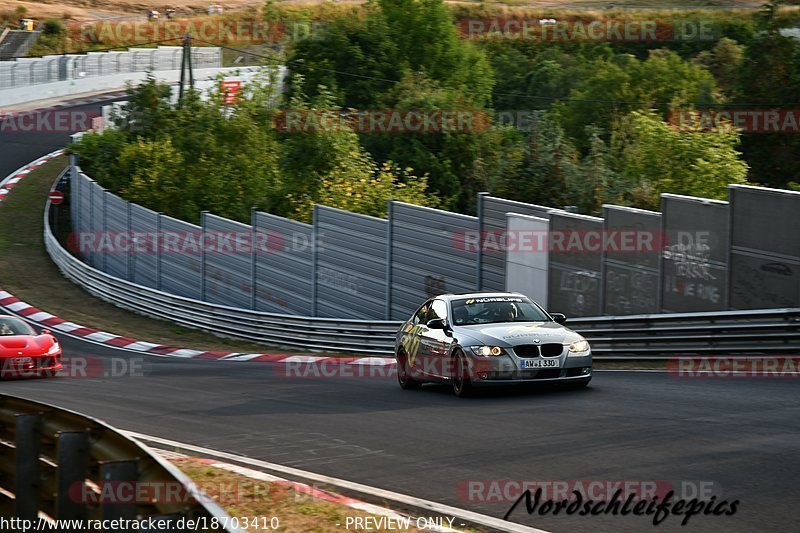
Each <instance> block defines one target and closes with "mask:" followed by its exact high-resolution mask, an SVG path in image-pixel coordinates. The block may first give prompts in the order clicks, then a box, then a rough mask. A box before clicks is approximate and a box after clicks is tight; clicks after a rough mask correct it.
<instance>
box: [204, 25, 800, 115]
mask: <svg viewBox="0 0 800 533" xmlns="http://www.w3.org/2000/svg"><path fill="white" fill-rule="evenodd" d="M195 40H196V41H198V42H201V43H203V44H207V45H211V46H217V47H219V48H224V49H226V50H232V51H235V52H239V53H243V54H249V55H252V56H255V57H259V58H263V59H266V60H268V61H272V62H274V63H276V64H280V65H284V64H286V65H292V64H294V65H298V66H301V67H303V68H306V69H308V70H317V71H321V72H328V73H331V74H338V75H340V76H348V77H353V78H360V79H366V80H372V81H378V82H383V83H392V84H399V83H401V82H400V81H399V80H393V79H390V78H381V77H378V76H369V75H366V74H359V73H357V72H346V71H342V70H337V69H332V68H326V67H319V66H311V65H308V64H306V63H304V62H302V61H296V60H295V61H290V60H288V59H283V58H277V57H273V56H268V55H264V54H259V53H257V52H251V51H249V50H243V49H241V48H236V47H233V46H227V45H223V44H216V43H212V42H209V41H204V40H202V39H195ZM462 92H463V93H465V94H476V95H481V96H505V97H513V98H523V99H530V100H538V101H545V102H573V103H587V104H599V105H608V106H617V105H644V106H650V107H658V106H669V105H671V103H670V102H648V101H637V100H608V99H598V98H569V97H559V96H537V95H532V94H523V93H507V92H501V91H475V90H466V89H465V90H463V91H462ZM707 105H709V106H711V105H714V106H715V107H720V106H721V105H722V104H716V105H715V104H707ZM724 105H725V106H728V107H742V106H749V107H770V108H771V107H785V106H789V105H793V106H796V105H798V104H797V103H783V104H774V103H726V104H724Z"/></svg>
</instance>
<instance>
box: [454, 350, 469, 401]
mask: <svg viewBox="0 0 800 533" xmlns="http://www.w3.org/2000/svg"><path fill="white" fill-rule="evenodd" d="M450 382H451V383H452V385H453V393H454V394H455V395H456V396H458V397H459V398H466V397H469V396H472V395H473V393H474V387H473V386H472V379H470V377H469V365H468V364H467V356H466V355H464V352H462V351H461V350H457V351H456V352H455V353H454V354H453V374H452V378H451V379H450Z"/></svg>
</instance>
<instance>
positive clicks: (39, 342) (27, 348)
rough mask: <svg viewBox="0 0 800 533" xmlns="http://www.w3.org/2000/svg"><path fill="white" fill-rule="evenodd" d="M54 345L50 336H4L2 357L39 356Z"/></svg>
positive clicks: (0, 345)
mask: <svg viewBox="0 0 800 533" xmlns="http://www.w3.org/2000/svg"><path fill="white" fill-rule="evenodd" d="M52 345H53V338H52V337H50V336H49V335H38V336H33V335H8V336H5V335H3V336H0V356H9V355H11V356H17V355H39V354H41V353H42V352H46V351H47V350H49V349H50V347H51V346H52ZM20 352H22V353H21V354H20Z"/></svg>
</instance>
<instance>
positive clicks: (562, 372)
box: [467, 352, 592, 386]
mask: <svg viewBox="0 0 800 533" xmlns="http://www.w3.org/2000/svg"><path fill="white" fill-rule="evenodd" d="M467 359H468V364H469V367H470V368H469V374H470V380H471V381H472V384H473V385H474V386H491V385H502V384H514V383H539V382H581V381H588V380H590V379H591V378H592V355H591V352H589V354H587V355H582V356H569V355H566V354H562V355H560V356H558V357H553V358H538V359H540V360H544V359H549V360H557V361H558V363H559V366H558V367H557V368H539V369H533V368H522V358H519V357H516V356H515V355H511V354H509V355H505V356H501V357H496V358H489V357H480V356H475V355H470V356H469V357H468V358H467Z"/></svg>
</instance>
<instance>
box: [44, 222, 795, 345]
mask: <svg viewBox="0 0 800 533" xmlns="http://www.w3.org/2000/svg"><path fill="white" fill-rule="evenodd" d="M44 239H45V244H46V247H47V251H48V253H49V254H50V257H51V258H52V259H53V261H54V262H55V263H56V265H58V267H59V268H60V269H61V271H62V272H63V273H64V275H65V276H66V277H67V278H69V279H70V280H72V281H73V282H74V283H76V284H78V285H80V286H81V287H83V288H84V289H85V290H86V291H88V292H89V293H91V294H94V295H95V296H98V297H99V298H101V299H103V300H105V301H108V302H111V303H113V304H115V305H118V306H120V307H123V308H126V309H130V310H132V311H136V312H138V313H141V314H144V315H148V316H152V317H155V318H161V319H165V320H169V321H172V322H175V323H177V324H179V325H182V326H185V327H188V328H193V329H201V330H205V331H209V332H212V333H214V334H217V335H220V336H224V337H231V338H239V339H246V340H251V341H257V342H263V343H269V344H274V345H277V346H288V347H293V348H302V349H311V350H325V351H341V352H353V353H371V354H389V353H391V352H392V346H393V341H394V335H395V333H396V331H397V328H398V326H399V324H400V322H397V321H373V320H333V319H323V318H312V317H302V316H295V315H283V314H273V313H265V312H259V311H251V310H246V309H237V308H232V307H225V306H221V305H215V304H211V303H208V302H203V301H199V300H193V299H190V298H184V297H180V296H175V295H171V294H167V293H164V292H162V291H158V290H155V289H151V288H149V287H144V286H141V285H136V284H134V283H131V282H129V281H125V280H122V279H119V278H115V277H113V276H110V275H109V274H106V273H105V272H102V271H100V270H97V269H95V268H93V267H91V266H89V265H87V264H86V263H84V262H83V261H81V260H79V259H77V258H75V257H74V256H72V255H71V254H70V253H69V252H67V251H66V250H65V249H64V248H63V247H62V246H61V244H60V243H59V242H58V241H57V239H56V238H55V237H54V236H53V234H52V233H51V231H50V226H49V216H48V212H47V211H46V212H45V234H44ZM569 324H570V326H571V327H572V328H574V329H575V330H577V331H579V332H581V333H583V334H584V335H585V336H586V337H587V338H588V339H589V340H590V341H591V343H592V349H593V351H594V352H595V354H596V355H597V357H598V358H600V359H609V360H610V359H617V358H619V359H630V358H632V357H635V358H661V357H663V356H664V355H667V354H694V353H699V354H712V353H716V354H727V353H736V354H747V353H752V354H758V353H767V352H770V353H785V354H790V353H800V309H768V310H754V311H715V312H704V313H680V314H657V315H637V316H623V317H593V318H576V319H572V320H571V321H570V323H569Z"/></svg>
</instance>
